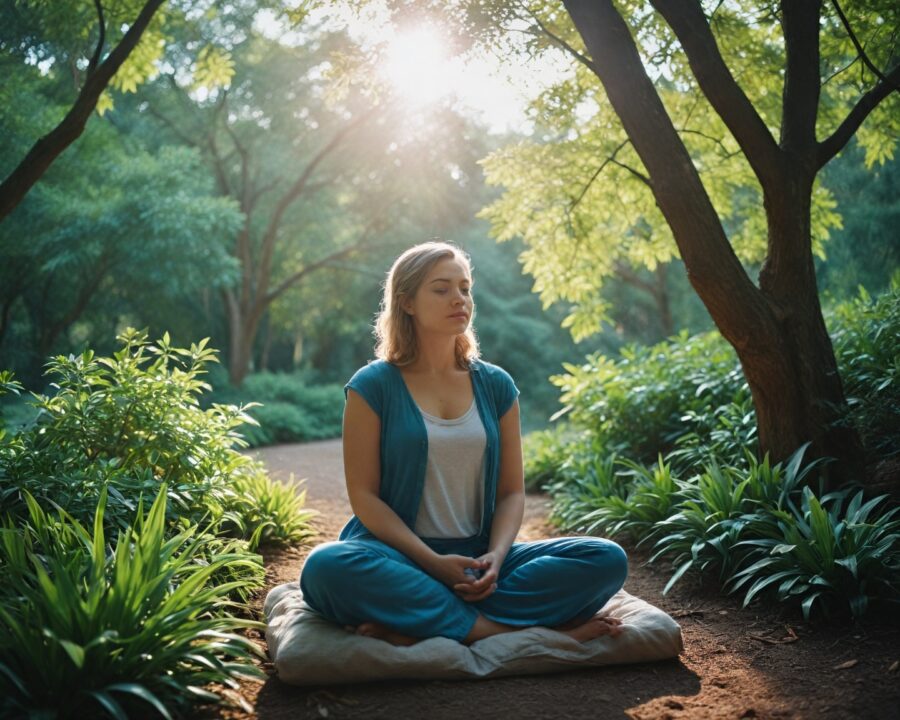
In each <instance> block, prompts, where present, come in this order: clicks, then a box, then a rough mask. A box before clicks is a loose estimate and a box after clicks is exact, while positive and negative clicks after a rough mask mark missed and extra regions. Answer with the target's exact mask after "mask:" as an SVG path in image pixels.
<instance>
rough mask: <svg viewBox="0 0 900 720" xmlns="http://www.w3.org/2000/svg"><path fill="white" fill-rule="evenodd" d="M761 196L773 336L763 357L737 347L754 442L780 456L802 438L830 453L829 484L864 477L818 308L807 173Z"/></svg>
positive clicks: (815, 453)
mask: <svg viewBox="0 0 900 720" xmlns="http://www.w3.org/2000/svg"><path fill="white" fill-rule="evenodd" d="M785 173H786V175H787V176H788V178H789V180H788V181H787V182H786V183H784V185H783V186H782V187H781V188H776V189H771V190H770V191H769V192H768V193H767V197H766V212H767V216H768V232H769V254H768V257H767V259H766V263H765V264H764V266H763V268H762V271H761V272H760V277H759V283H760V290H761V291H762V294H763V296H764V297H765V298H766V301H767V302H768V303H769V305H770V306H771V308H772V314H773V316H774V318H775V320H776V328H775V332H776V333H777V335H778V342H777V343H776V345H775V348H773V352H772V353H771V355H772V357H770V358H763V357H761V354H760V353H753V354H751V353H746V352H745V353H743V354H740V357H741V363H742V365H743V366H744V373H745V375H746V377H747V381H748V384H749V385H750V388H751V391H752V393H753V399H754V405H755V406H756V414H757V424H758V429H759V439H760V446H761V447H762V448H765V449H767V450H769V451H770V452H771V453H772V455H773V456H774V457H778V458H783V457H785V456H786V455H788V454H789V453H790V452H792V450H793V449H795V448H797V447H799V446H800V445H801V444H803V443H804V442H807V441H810V442H811V443H812V446H811V448H810V453H809V456H810V457H821V456H831V457H835V458H837V460H838V462H837V464H836V465H834V466H832V467H829V468H827V469H826V470H825V475H826V476H827V477H828V478H829V484H830V485H832V486H833V485H837V484H840V483H841V482H852V481H855V482H864V481H865V458H864V453H863V448H862V443H861V442H860V439H859V435H858V434H857V433H856V431H855V430H854V429H853V427H851V426H850V425H849V424H848V423H847V420H846V417H847V403H846V399H845V396H844V389H843V384H842V383H841V378H840V374H839V373H838V368H837V361H836V360H835V356H834V348H833V347H832V344H831V337H830V336H829V335H828V329H827V328H826V326H825V321H824V318H823V316H822V308H821V305H820V303H819V292H818V287H817V285H816V275H815V269H814V265H813V259H812V248H811V245H812V243H811V228H810V204H811V197H812V184H813V175H812V173H811V172H809V171H808V170H807V171H804V170H803V169H798V168H789V169H786V171H785Z"/></svg>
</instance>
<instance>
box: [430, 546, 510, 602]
mask: <svg viewBox="0 0 900 720" xmlns="http://www.w3.org/2000/svg"><path fill="white" fill-rule="evenodd" d="M498 560H499V559H498V558H497V556H496V554H495V553H493V552H487V553H485V554H484V555H480V556H479V557H477V558H470V557H466V556H465V555H438V556H437V557H436V558H435V559H434V561H433V563H432V567H431V568H430V570H431V575H432V576H433V577H434V578H436V579H437V580H439V581H440V582H442V583H444V585H446V586H447V587H449V588H450V589H451V590H453V592H454V593H456V595H457V597H459V598H461V599H462V600H465V601H466V602H478V601H479V600H484V599H485V598H486V597H489V596H490V595H492V594H493V593H494V591H495V590H496V589H497V578H498V576H499V574H500V565H501V564H502V560H499V561H498ZM466 568H472V569H473V570H477V571H481V572H482V573H483V574H482V575H481V577H480V578H476V577H474V576H473V575H469V574H467V573H466Z"/></svg>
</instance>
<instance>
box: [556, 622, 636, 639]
mask: <svg viewBox="0 0 900 720" xmlns="http://www.w3.org/2000/svg"><path fill="white" fill-rule="evenodd" d="M571 625H572V623H566V624H565V625H560V626H558V627H556V628H554V629H555V630H559V631H560V632H562V633H565V634H566V635H568V636H569V637H571V638H573V639H575V640H577V641H578V642H582V643H583V642H587V641H588V640H593V639H594V638H598V637H602V636H604V635H609V636H610V637H616V636H617V635H620V634H621V633H622V630H623V629H624V628H623V626H622V621H621V620H619V619H618V618H613V617H604V616H603V615H594V616H593V617H592V618H590V619H588V620H587V621H586V622H583V623H582V624H581V625H577V626H575V627H571Z"/></svg>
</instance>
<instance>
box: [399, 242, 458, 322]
mask: <svg viewBox="0 0 900 720" xmlns="http://www.w3.org/2000/svg"><path fill="white" fill-rule="evenodd" d="M473 308H474V303H473V302H472V278H471V277H470V276H469V272H468V269H467V268H466V266H465V265H464V264H463V263H462V262H460V261H459V260H457V259H456V258H445V259H443V260H440V261H438V262H437V263H435V264H434V265H433V266H432V268H431V270H430V271H429V272H428V274H427V275H426V276H425V280H424V281H423V282H422V284H421V285H420V286H419V289H418V290H417V291H416V294H415V296H414V297H413V298H412V299H410V300H407V301H406V302H405V303H404V304H403V309H404V310H405V311H406V312H407V313H409V314H410V315H412V318H413V323H414V324H415V327H416V331H417V332H419V333H422V332H425V333H433V334H437V335H452V336H456V335H460V334H461V333H464V332H465V331H466V328H467V327H468V326H469V321H470V320H471V319H472V310H473Z"/></svg>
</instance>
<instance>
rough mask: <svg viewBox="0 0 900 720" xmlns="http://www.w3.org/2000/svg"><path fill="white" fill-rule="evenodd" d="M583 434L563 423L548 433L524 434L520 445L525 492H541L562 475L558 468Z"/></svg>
mask: <svg viewBox="0 0 900 720" xmlns="http://www.w3.org/2000/svg"><path fill="white" fill-rule="evenodd" d="M583 434H584V432H583V431H581V432H579V431H576V430H574V429H573V428H571V426H569V425H567V424H566V423H560V424H558V425H556V426H555V427H553V428H550V429H549V430H536V431H534V432H531V433H528V434H527V435H526V436H525V437H524V438H523V441H522V454H523V456H524V461H525V488H526V489H527V490H530V491H535V490H540V489H544V488H545V487H546V486H547V485H548V484H550V483H552V482H553V481H554V480H557V479H559V478H560V477H561V475H562V470H561V468H562V467H563V466H564V465H565V464H566V462H567V460H568V458H569V457H570V456H571V455H572V454H573V451H574V449H575V448H576V447H577V443H578V441H579V438H580V436H583Z"/></svg>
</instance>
